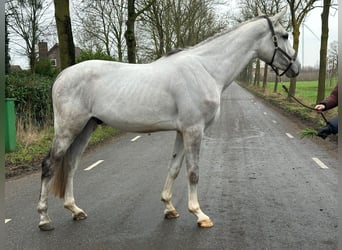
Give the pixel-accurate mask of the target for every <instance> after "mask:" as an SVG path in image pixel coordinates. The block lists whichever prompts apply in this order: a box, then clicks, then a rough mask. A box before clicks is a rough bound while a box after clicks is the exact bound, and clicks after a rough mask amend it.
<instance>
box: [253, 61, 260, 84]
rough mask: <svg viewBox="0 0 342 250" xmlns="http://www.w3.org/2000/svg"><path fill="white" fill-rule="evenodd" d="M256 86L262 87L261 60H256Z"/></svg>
mask: <svg viewBox="0 0 342 250" xmlns="http://www.w3.org/2000/svg"><path fill="white" fill-rule="evenodd" d="M254 86H257V87H259V86H260V60H259V59H257V60H256V65H255V75H254Z"/></svg>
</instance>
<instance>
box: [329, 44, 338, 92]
mask: <svg viewBox="0 0 342 250" xmlns="http://www.w3.org/2000/svg"><path fill="white" fill-rule="evenodd" d="M329 47H330V48H329V51H328V62H327V63H328V74H329V78H330V86H331V85H332V80H333V79H334V78H336V77H337V69H338V42H337V41H334V42H332V43H331V44H330V46H329Z"/></svg>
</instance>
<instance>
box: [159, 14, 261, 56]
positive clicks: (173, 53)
mask: <svg viewBox="0 0 342 250" xmlns="http://www.w3.org/2000/svg"><path fill="white" fill-rule="evenodd" d="M256 19H258V17H255V18H252V19H250V20H247V21H245V22H241V23H239V24H238V25H235V26H234V27H232V28H231V27H230V28H226V29H224V30H223V31H221V32H218V33H216V34H215V35H213V36H210V37H208V38H207V39H205V40H203V41H202V42H199V43H198V44H196V45H194V46H192V47H188V48H175V49H172V50H171V51H170V52H168V53H166V55H165V57H169V56H172V55H175V54H177V53H179V52H181V51H185V50H188V49H192V48H197V47H199V46H202V45H204V44H206V43H208V42H210V41H212V40H214V39H216V38H218V37H220V36H223V35H226V34H227V33H230V32H232V31H234V30H237V29H238V28H240V27H241V26H242V25H245V24H247V23H250V22H253V21H255V20H256Z"/></svg>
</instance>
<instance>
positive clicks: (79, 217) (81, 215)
mask: <svg viewBox="0 0 342 250" xmlns="http://www.w3.org/2000/svg"><path fill="white" fill-rule="evenodd" d="M87 217H88V215H87V214H86V213H85V212H79V213H78V214H74V215H73V219H74V220H76V221H79V220H85V219H87Z"/></svg>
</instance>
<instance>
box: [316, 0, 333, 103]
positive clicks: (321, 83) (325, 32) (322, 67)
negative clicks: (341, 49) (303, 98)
mask: <svg viewBox="0 0 342 250" xmlns="http://www.w3.org/2000/svg"><path fill="white" fill-rule="evenodd" d="M330 4H331V0H324V1H323V11H322V14H321V18H322V35H321V50H320V60H319V74H318V91H317V99H316V103H319V102H320V101H322V100H323V99H324V96H325V76H326V68H327V48H328V36H329V8H330Z"/></svg>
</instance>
